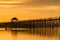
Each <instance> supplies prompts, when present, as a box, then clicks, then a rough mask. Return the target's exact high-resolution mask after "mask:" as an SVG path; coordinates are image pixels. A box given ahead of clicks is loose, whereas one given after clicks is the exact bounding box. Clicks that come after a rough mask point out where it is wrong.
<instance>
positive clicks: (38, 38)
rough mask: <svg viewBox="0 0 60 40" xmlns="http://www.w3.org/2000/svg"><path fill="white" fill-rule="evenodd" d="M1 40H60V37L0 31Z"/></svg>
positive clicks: (21, 31) (27, 32) (26, 32)
mask: <svg viewBox="0 0 60 40" xmlns="http://www.w3.org/2000/svg"><path fill="white" fill-rule="evenodd" d="M0 40H60V38H59V36H46V35H40V34H35V33H34V34H32V33H30V32H29V30H28V31H23V30H20V31H11V30H0Z"/></svg>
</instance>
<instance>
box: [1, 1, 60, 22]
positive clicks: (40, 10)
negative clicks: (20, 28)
mask: <svg viewBox="0 0 60 40" xmlns="http://www.w3.org/2000/svg"><path fill="white" fill-rule="evenodd" d="M58 16H60V0H0V22H4V21H10V19H11V18H12V17H17V18H18V19H19V20H29V19H39V18H48V17H58Z"/></svg>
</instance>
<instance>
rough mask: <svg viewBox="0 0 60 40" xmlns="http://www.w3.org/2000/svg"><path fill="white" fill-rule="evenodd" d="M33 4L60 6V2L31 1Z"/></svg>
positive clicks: (54, 0) (56, 0)
mask: <svg viewBox="0 0 60 40" xmlns="http://www.w3.org/2000/svg"><path fill="white" fill-rule="evenodd" d="M31 3H33V4H40V5H42V4H44V5H60V0H31Z"/></svg>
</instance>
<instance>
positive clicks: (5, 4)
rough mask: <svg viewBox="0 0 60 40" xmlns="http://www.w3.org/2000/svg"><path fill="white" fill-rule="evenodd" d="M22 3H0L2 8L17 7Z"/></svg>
mask: <svg viewBox="0 0 60 40" xmlns="http://www.w3.org/2000/svg"><path fill="white" fill-rule="evenodd" d="M21 3H22V2H11V1H0V7H16V6H17V5H20V4H21Z"/></svg>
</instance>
